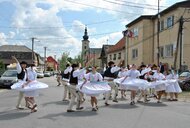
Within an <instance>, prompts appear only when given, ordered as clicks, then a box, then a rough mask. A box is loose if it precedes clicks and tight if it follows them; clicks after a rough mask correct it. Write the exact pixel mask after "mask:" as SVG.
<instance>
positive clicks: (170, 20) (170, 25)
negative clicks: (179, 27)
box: [167, 16, 174, 28]
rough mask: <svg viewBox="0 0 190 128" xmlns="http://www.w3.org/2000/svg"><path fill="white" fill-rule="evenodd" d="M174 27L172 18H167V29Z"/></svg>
mask: <svg viewBox="0 0 190 128" xmlns="http://www.w3.org/2000/svg"><path fill="white" fill-rule="evenodd" d="M173 25H174V16H170V17H168V18H167V28H170V27H172V26H173Z"/></svg>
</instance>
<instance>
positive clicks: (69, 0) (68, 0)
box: [65, 0, 140, 15]
mask: <svg viewBox="0 0 190 128" xmlns="http://www.w3.org/2000/svg"><path fill="white" fill-rule="evenodd" d="M65 1H66V2H70V3H72V4H79V5H84V6H89V7H94V8H99V9H103V10H109V11H113V12H119V13H125V14H126V15H128V14H135V15H140V13H139V14H137V13H130V12H126V11H120V10H113V9H109V8H104V7H99V6H94V5H90V4H84V3H80V2H75V1H71V0H65Z"/></svg>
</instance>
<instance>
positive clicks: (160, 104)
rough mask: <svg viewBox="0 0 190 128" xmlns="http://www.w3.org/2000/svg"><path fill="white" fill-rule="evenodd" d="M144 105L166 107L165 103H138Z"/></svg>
mask: <svg viewBox="0 0 190 128" xmlns="http://www.w3.org/2000/svg"><path fill="white" fill-rule="evenodd" d="M138 104H141V105H144V106H149V107H166V106H168V105H167V104H164V103H155V102H149V103H138Z"/></svg>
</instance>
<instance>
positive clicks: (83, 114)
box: [39, 111, 97, 121]
mask: <svg viewBox="0 0 190 128" xmlns="http://www.w3.org/2000/svg"><path fill="white" fill-rule="evenodd" d="M95 115H97V112H92V111H76V112H72V113H68V112H63V113H56V114H48V115H45V116H43V117H40V118H39V119H50V120H53V121H55V120H57V119H59V118H58V117H59V116H65V117H72V118H73V117H89V116H95Z"/></svg>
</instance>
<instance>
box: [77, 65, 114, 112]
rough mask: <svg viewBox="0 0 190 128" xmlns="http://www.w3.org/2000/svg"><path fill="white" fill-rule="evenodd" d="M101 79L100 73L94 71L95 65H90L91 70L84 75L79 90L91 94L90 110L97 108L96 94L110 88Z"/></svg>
mask: <svg viewBox="0 0 190 128" xmlns="http://www.w3.org/2000/svg"><path fill="white" fill-rule="evenodd" d="M102 81H103V77H102V75H101V74H100V73H98V72H97V71H96V67H92V71H91V72H89V73H87V74H86V75H85V82H84V83H83V84H82V86H81V87H80V91H82V92H83V93H84V94H86V95H89V96H91V105H92V111H97V110H98V101H97V99H96V96H98V95H99V94H101V93H105V92H108V91H110V90H111V88H110V86H109V85H108V84H107V82H102Z"/></svg>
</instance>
